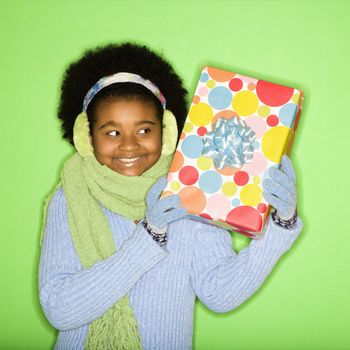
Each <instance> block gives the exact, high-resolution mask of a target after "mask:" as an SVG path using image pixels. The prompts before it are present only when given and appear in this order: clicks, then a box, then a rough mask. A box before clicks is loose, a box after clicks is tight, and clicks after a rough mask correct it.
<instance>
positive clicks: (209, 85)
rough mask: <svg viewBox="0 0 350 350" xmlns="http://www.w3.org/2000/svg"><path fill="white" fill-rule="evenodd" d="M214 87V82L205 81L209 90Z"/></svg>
mask: <svg viewBox="0 0 350 350" xmlns="http://www.w3.org/2000/svg"><path fill="white" fill-rule="evenodd" d="M215 85H216V83H215V81H214V80H208V81H207V87H208V88H209V89H211V88H213V87H214V86H215Z"/></svg>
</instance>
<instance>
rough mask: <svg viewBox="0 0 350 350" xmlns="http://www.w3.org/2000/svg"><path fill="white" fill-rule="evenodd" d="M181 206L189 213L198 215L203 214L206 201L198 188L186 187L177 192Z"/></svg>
mask: <svg viewBox="0 0 350 350" xmlns="http://www.w3.org/2000/svg"><path fill="white" fill-rule="evenodd" d="M178 194H179V196H180V198H181V203H182V205H183V206H184V207H185V208H186V209H187V210H188V212H189V213H191V214H195V215H198V214H200V213H202V212H203V210H204V208H205V205H206V203H207V199H206V197H205V194H204V192H203V191H202V190H201V189H199V188H198V187H194V186H187V187H184V188H183V189H182V190H180V191H179V193H178Z"/></svg>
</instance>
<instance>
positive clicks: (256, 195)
mask: <svg viewBox="0 0 350 350" xmlns="http://www.w3.org/2000/svg"><path fill="white" fill-rule="evenodd" d="M240 198H241V202H242V203H243V204H245V205H250V206H251V207H255V206H256V205H258V204H259V203H260V202H261V200H262V190H261V188H260V187H259V186H258V185H254V184H248V185H245V186H244V187H243V188H242V190H241V194H240Z"/></svg>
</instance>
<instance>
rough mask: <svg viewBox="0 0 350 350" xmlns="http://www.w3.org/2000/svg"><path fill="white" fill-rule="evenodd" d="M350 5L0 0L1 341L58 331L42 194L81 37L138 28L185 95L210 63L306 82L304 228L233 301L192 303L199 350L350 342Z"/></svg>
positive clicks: (102, 37)
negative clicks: (41, 283) (49, 317)
mask: <svg viewBox="0 0 350 350" xmlns="http://www.w3.org/2000/svg"><path fill="white" fill-rule="evenodd" d="M349 14H350V3H349V2H346V1H329V2H327V1H285V2H281V1H215V2H214V1H208V2H204V1H104V2H103V1H99V2H97V1H56V2H55V1H23V2H20V1H11V2H6V1H2V2H1V3H0V39H1V41H0V42H1V53H0V60H1V65H0V70H1V71H0V79H1V82H0V88H1V93H0V101H1V103H0V106H1V107H0V111H1V126H0V135H1V138H0V145H1V172H0V177H1V178H0V180H1V182H0V183H1V204H0V205H1V211H0V212H1V220H0V232H1V243H0V257H1V263H0V266H1V275H0V276H1V282H0V293H1V296H0V303H1V304H0V310H1V311H0V315H1V316H0V318H1V321H0V322H1V323H0V348H1V349H6V350H8V349H26V350H28V349H35V350H39V349H49V348H51V347H52V346H53V344H54V339H55V331H54V329H53V328H51V326H50V325H49V324H48V323H47V321H46V320H45V318H44V316H43V314H42V312H41V309H40V305H39V303H38V296H37V287H36V285H37V277H36V276H37V265H38V259H39V232H40V226H41V221H42V207H43V201H44V198H45V197H46V195H47V194H48V193H49V192H50V190H51V189H52V188H53V186H54V184H55V183H56V181H57V179H58V174H59V169H60V167H61V165H62V162H63V161H64V160H65V159H66V158H67V156H68V155H69V154H70V152H71V148H70V146H69V145H68V144H67V143H66V142H64V141H63V140H62V139H61V136H60V126H59V123H58V120H57V117H56V107H57V102H58V96H59V95H58V94H59V85H60V81H61V78H62V73H63V71H64V69H65V67H66V65H67V64H68V63H69V62H71V61H72V60H74V59H76V58H78V57H79V55H80V54H81V53H82V51H83V50H85V49H86V48H90V47H94V46H96V45H99V44H106V43H109V42H119V41H122V40H135V41H137V42H139V43H146V44H148V45H150V46H151V47H152V48H153V49H155V50H157V51H158V52H163V53H164V54H165V55H166V57H168V59H169V60H170V61H171V62H172V63H173V64H174V66H175V68H176V70H177V71H178V73H179V74H180V75H181V76H182V77H183V78H184V82H185V85H186V87H187V88H188V89H189V92H190V93H189V95H190V96H192V94H193V91H194V88H195V85H196V82H197V80H198V77H199V72H200V69H201V67H202V66H203V65H204V64H211V65H214V66H217V67H222V68H227V69H231V70H233V71H236V72H239V73H242V74H245V75H250V76H255V77H259V78H263V79H266V80H271V81H274V82H277V83H282V84H285V85H290V86H293V87H297V88H300V89H302V90H304V92H305V104H304V110H303V113H302V116H301V121H300V124H299V129H298V133H297V139H296V143H295V145H294V146H295V147H294V150H293V156H292V160H293V164H294V165H295V168H296V171H297V175H298V176H297V180H298V207H299V212H300V215H301V217H302V218H303V221H304V230H303V232H302V235H301V236H300V238H299V239H298V241H297V242H296V243H295V245H294V246H293V249H292V250H291V251H290V252H289V253H288V254H286V255H285V256H284V257H283V258H282V259H281V261H280V263H279V264H278V265H277V267H276V268H275V269H274V271H273V272H272V274H271V275H270V276H269V278H268V280H267V281H266V283H265V284H264V285H263V287H262V288H261V289H260V290H259V291H258V292H257V293H256V294H255V295H254V296H253V297H252V298H251V299H250V300H249V301H247V302H246V303H245V304H244V305H242V306H240V307H239V308H238V309H237V310H234V311H232V312H229V313H227V314H223V315H219V314H215V313H213V312H211V311H208V310H207V309H206V308H205V307H204V306H202V305H200V304H199V303H198V304H197V307H196V312H195V336H194V349H197V350H199V349H203V350H204V349H279V350H281V349H349V348H350V336H349V331H348V323H349V321H350V302H349V296H350V279H349V262H350V258H349V256H350V254H349V248H350V243H349V241H350V238H349V234H350V225H349V214H348V212H349V210H348V203H349V195H350V188H349V183H350V180H349V171H350V166H349V160H350V159H349V158H350V157H349V145H350V142H349V139H348V135H349V127H350V122H349V118H350V113H349V101H350V98H349V95H350V94H349V92H350V89H349V78H350V74H349V62H350V48H349V37H350V24H349V23H350V21H349ZM237 242H238V245H239V246H243V245H244V244H245V240H244V239H243V238H240V237H238V238H237Z"/></svg>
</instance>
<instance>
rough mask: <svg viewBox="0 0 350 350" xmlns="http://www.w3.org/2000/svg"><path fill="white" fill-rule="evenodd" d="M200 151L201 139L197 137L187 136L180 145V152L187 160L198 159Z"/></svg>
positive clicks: (201, 146)
mask: <svg viewBox="0 0 350 350" xmlns="http://www.w3.org/2000/svg"><path fill="white" fill-rule="evenodd" d="M202 149H203V142H202V139H201V138H200V137H199V136H197V135H190V136H187V137H186V138H185V139H184V140H183V142H182V144H181V151H182V153H183V154H184V155H185V156H186V157H187V158H199V157H200V156H201V154H202Z"/></svg>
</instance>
